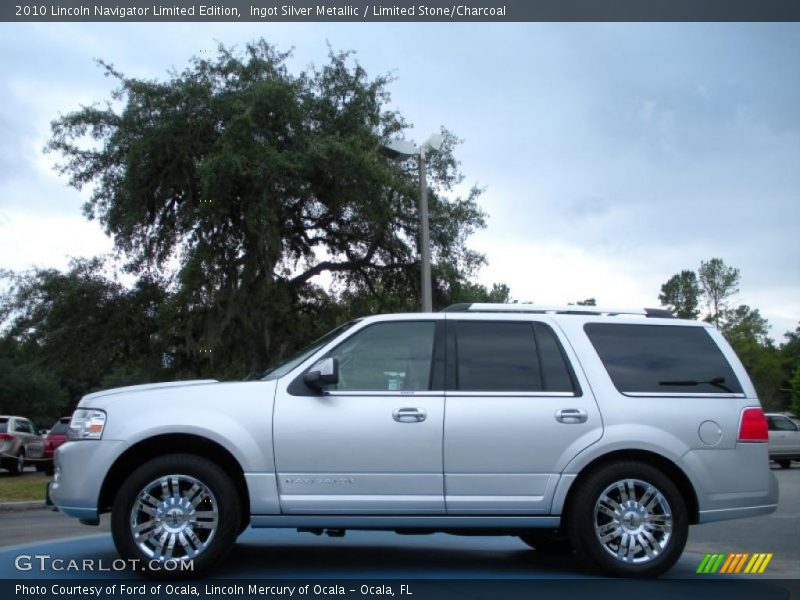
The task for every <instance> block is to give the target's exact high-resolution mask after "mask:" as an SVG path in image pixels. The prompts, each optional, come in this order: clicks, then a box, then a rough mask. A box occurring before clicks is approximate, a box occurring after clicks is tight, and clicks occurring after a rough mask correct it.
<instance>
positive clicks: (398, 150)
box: [383, 133, 443, 312]
mask: <svg viewBox="0 0 800 600" xmlns="http://www.w3.org/2000/svg"><path fill="white" fill-rule="evenodd" d="M442 141H443V138H442V136H441V135H439V134H437V133H434V134H433V135H431V136H430V137H429V138H428V139H427V141H426V142H425V143H424V144H422V146H420V147H417V146H415V145H414V144H412V143H411V142H406V141H404V140H396V141H393V142H389V144H387V145H386V146H384V147H383V149H384V152H385V153H386V154H387V155H388V156H389V158H394V159H398V160H405V159H407V158H410V157H412V156H416V157H417V165H418V166H419V255H420V261H421V262H422V285H421V290H422V312H431V311H433V293H432V285H431V240H430V227H429V224H428V183H427V177H426V175H427V173H426V171H425V153H426V152H427V151H433V152H435V151H437V150H438V149H439V148H441V147H442Z"/></svg>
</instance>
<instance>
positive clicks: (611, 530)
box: [567, 461, 689, 577]
mask: <svg viewBox="0 0 800 600" xmlns="http://www.w3.org/2000/svg"><path fill="white" fill-rule="evenodd" d="M618 484H622V489H620V488H619V487H618ZM577 485H578V487H577V489H576V490H575V493H574V496H573V497H572V499H571V500H570V506H569V515H570V516H569V520H568V523H567V531H568V535H569V539H570V541H571V542H572V545H573V547H574V548H575V553H576V554H577V555H578V557H579V558H580V559H581V560H582V561H583V562H584V563H586V564H587V565H588V566H589V567H590V568H594V569H597V570H599V571H600V572H601V573H602V574H604V575H613V576H617V577H658V576H659V575H661V574H662V573H664V572H666V571H668V570H669V569H670V568H671V567H672V566H673V565H674V564H675V562H676V561H677V560H678V558H680V555H681V553H682V552H683V548H684V546H685V545H686V538H687V536H688V533H689V514H688V511H687V509H686V503H685V501H684V499H683V496H682V495H681V493H680V491H679V490H678V488H677V486H676V485H675V484H674V483H673V482H672V480H671V479H670V478H669V477H667V476H666V475H665V474H664V473H663V472H662V471H661V470H659V469H658V468H656V467H654V466H652V465H649V464H647V463H642V462H635V461H625V462H620V463H614V464H609V465H605V466H603V467H600V468H599V469H597V470H596V471H594V472H593V473H590V474H589V475H588V476H587V477H586V478H585V479H582V480H581V481H579V482H578V483H577ZM631 488H632V489H633V495H632V496H631ZM601 500H603V502H602V505H601ZM642 500H644V502H642ZM626 509H627V510H626ZM601 535H603V536H604V538H605V539H604V540H603V541H601V539H600V536H601ZM631 542H633V543H632V545H631Z"/></svg>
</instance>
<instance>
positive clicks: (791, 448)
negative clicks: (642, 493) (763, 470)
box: [767, 413, 800, 469]
mask: <svg viewBox="0 0 800 600" xmlns="http://www.w3.org/2000/svg"><path fill="white" fill-rule="evenodd" d="M767 430H768V431H769V457H770V459H772V460H774V461H775V462H776V463H778V464H779V465H780V466H781V467H782V468H784V469H788V468H790V467H791V466H792V461H793V460H800V426H798V424H797V421H794V420H792V419H790V418H789V417H787V416H786V415H781V414H778V413H768V414H767Z"/></svg>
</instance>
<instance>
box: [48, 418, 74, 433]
mask: <svg viewBox="0 0 800 600" xmlns="http://www.w3.org/2000/svg"><path fill="white" fill-rule="evenodd" d="M67 431H69V422H66V423H65V422H64V421H58V422H57V423H56V424H55V425H53V428H52V429H51V430H50V433H52V434H53V435H66V434H67Z"/></svg>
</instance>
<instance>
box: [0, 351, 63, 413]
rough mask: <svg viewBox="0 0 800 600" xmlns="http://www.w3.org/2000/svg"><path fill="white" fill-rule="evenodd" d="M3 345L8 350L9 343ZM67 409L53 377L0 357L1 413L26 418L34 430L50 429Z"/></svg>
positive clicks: (43, 370) (59, 388)
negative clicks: (38, 428)
mask: <svg viewBox="0 0 800 600" xmlns="http://www.w3.org/2000/svg"><path fill="white" fill-rule="evenodd" d="M4 346H5V348H4V350H5V351H8V350H9V348H8V344H7V343H6V344H4ZM4 354H5V352H4ZM68 407H69V402H68V397H67V393H66V390H65V389H64V388H63V387H62V386H60V385H59V382H58V380H57V379H56V378H55V377H54V376H53V375H51V374H50V373H48V372H47V371H46V370H45V369H38V368H36V367H34V366H32V365H25V364H15V362H14V360H13V359H11V358H9V357H8V356H5V355H4V356H0V413H2V414H6V415H20V416H23V417H28V418H29V419H31V420H32V421H33V422H34V423H35V424H36V426H37V427H50V425H52V424H53V423H54V422H55V421H56V419H58V417H60V416H62V415H63V414H65V413H67V412H68Z"/></svg>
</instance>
